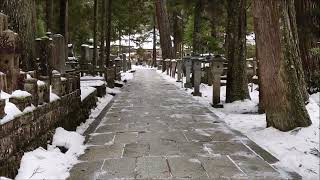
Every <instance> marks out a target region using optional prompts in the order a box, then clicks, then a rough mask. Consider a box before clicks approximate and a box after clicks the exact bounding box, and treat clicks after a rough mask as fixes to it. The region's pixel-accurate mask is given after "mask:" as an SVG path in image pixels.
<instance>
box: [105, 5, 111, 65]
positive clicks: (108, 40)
mask: <svg viewBox="0 0 320 180" xmlns="http://www.w3.org/2000/svg"><path fill="white" fill-rule="evenodd" d="M111 10H112V0H107V27H106V67H111V66H112V63H111V62H110V52H111V44H110V43H111V21H112V14H111V13H112V12H111Z"/></svg>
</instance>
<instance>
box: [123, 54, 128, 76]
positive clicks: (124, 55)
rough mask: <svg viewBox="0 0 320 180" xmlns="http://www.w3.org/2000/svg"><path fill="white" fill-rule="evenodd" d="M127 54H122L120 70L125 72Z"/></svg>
mask: <svg viewBox="0 0 320 180" xmlns="http://www.w3.org/2000/svg"><path fill="white" fill-rule="evenodd" d="M127 66H128V65H127V56H126V54H122V71H123V72H127V70H128V68H127Z"/></svg>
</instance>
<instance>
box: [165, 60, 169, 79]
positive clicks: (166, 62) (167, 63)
mask: <svg viewBox="0 0 320 180" xmlns="http://www.w3.org/2000/svg"><path fill="white" fill-rule="evenodd" d="M164 62H165V66H166V70H167V75H168V76H169V75H170V59H166V60H164Z"/></svg>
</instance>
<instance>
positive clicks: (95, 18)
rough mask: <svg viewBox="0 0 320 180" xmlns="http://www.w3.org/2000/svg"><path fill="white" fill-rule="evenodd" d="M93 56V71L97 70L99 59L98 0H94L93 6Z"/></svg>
mask: <svg viewBox="0 0 320 180" xmlns="http://www.w3.org/2000/svg"><path fill="white" fill-rule="evenodd" d="M93 8H94V9H93V58H92V66H93V71H95V69H96V67H97V59H98V54H97V53H98V50H97V47H98V35H97V34H98V0H94V7H93Z"/></svg>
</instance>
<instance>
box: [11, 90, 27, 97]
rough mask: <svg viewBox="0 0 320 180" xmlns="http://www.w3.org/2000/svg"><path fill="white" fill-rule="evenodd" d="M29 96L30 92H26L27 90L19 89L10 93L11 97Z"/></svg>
mask: <svg viewBox="0 0 320 180" xmlns="http://www.w3.org/2000/svg"><path fill="white" fill-rule="evenodd" d="M29 96H31V94H30V93H28V92H27V91H21V90H15V91H14V92H13V93H12V94H11V97H17V98H20V97H29Z"/></svg>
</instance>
